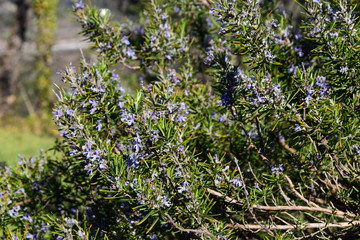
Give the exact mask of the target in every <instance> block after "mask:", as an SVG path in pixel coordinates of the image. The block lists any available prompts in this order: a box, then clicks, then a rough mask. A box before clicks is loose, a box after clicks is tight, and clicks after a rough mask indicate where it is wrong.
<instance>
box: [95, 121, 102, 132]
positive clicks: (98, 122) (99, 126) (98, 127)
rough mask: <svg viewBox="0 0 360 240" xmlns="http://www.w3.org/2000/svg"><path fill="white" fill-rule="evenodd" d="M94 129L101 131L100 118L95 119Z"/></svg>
mask: <svg viewBox="0 0 360 240" xmlns="http://www.w3.org/2000/svg"><path fill="white" fill-rule="evenodd" d="M96 129H97V130H98V131H101V121H100V120H97V124H96Z"/></svg>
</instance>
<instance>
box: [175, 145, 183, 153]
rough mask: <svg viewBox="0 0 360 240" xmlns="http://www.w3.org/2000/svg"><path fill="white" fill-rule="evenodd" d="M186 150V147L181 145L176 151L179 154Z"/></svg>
mask: <svg viewBox="0 0 360 240" xmlns="http://www.w3.org/2000/svg"><path fill="white" fill-rule="evenodd" d="M184 150H185V147H184V145H180V146H179V147H178V148H177V149H176V151H178V152H182V151H184Z"/></svg>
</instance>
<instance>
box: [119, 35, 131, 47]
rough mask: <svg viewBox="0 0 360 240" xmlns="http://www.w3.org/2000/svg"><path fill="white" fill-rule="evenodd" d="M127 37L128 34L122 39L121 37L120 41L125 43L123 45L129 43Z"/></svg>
mask: <svg viewBox="0 0 360 240" xmlns="http://www.w3.org/2000/svg"><path fill="white" fill-rule="evenodd" d="M128 39H129V37H128V36H124V37H123V38H122V39H121V43H123V44H125V45H130V42H129V40H128Z"/></svg>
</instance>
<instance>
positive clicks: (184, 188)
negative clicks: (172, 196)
mask: <svg viewBox="0 0 360 240" xmlns="http://www.w3.org/2000/svg"><path fill="white" fill-rule="evenodd" d="M187 189H188V187H187V182H186V181H185V182H183V183H182V186H180V187H178V193H182V192H185V191H187Z"/></svg>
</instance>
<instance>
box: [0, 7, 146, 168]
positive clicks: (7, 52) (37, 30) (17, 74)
mask: <svg viewBox="0 0 360 240" xmlns="http://www.w3.org/2000/svg"><path fill="white" fill-rule="evenodd" d="M83 2H87V1H86V0H85V1H83ZM139 2H141V1H140V0H139V1H137V0H131V1H130V0H92V1H91V4H92V5H95V6H97V7H99V8H108V9H110V10H111V12H112V14H113V16H114V20H115V21H136V20H137V16H138V12H139V10H140V8H141V7H140V6H141V4H139ZM73 3H74V1H73V0H0V146H1V147H0V164H1V165H5V164H6V165H10V166H11V165H14V164H15V163H16V162H17V161H18V154H19V153H21V154H22V155H24V156H26V157H29V156H31V155H38V154H39V153H40V148H43V149H47V148H50V147H52V146H53V145H54V141H55V139H56V138H57V136H58V135H57V131H56V126H55V125H54V124H53V121H52V114H51V112H52V106H53V104H54V103H55V102H56V97H55V94H54V93H53V92H52V90H53V89H54V90H56V89H57V88H56V87H55V84H56V85H58V86H60V87H62V86H63V84H62V82H61V81H60V79H61V75H60V74H59V73H60V72H61V71H63V70H64V69H65V66H66V65H67V64H69V63H70V62H71V63H72V64H73V65H74V66H78V64H79V61H80V59H81V51H80V49H82V50H83V52H84V55H85V57H86V58H92V57H93V56H92V55H90V54H89V52H90V50H89V49H87V47H88V43H87V42H86V41H84V40H83V38H82V37H81V36H79V35H78V33H79V31H80V24H79V23H77V22H76V20H75V17H74V16H73V15H72V13H71V9H72V5H73Z"/></svg>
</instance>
